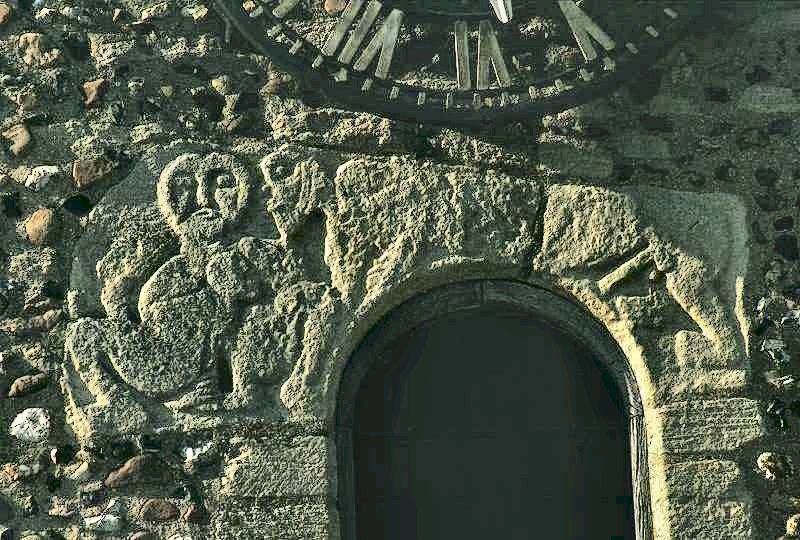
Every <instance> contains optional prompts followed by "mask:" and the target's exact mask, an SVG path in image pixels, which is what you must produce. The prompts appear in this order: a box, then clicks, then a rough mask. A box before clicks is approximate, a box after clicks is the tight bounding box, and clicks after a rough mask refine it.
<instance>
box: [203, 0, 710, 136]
mask: <svg viewBox="0 0 800 540" xmlns="http://www.w3.org/2000/svg"><path fill="white" fill-rule="evenodd" d="M215 1H216V2H217V4H218V7H219V8H220V9H221V10H222V12H223V13H224V14H225V15H226V16H227V17H228V18H230V19H231V20H232V22H233V23H234V25H235V26H236V27H237V28H238V29H239V30H240V31H241V32H242V34H243V35H244V36H245V37H246V38H247V39H248V40H249V41H250V42H251V43H252V44H253V45H254V46H255V47H256V48H257V49H258V50H259V51H260V52H262V53H264V54H266V55H267V56H269V57H270V58H271V59H272V61H273V62H274V63H275V64H276V65H278V66H279V67H281V68H282V69H285V70H287V71H290V72H292V73H293V74H295V75H296V76H298V77H300V78H301V79H304V80H305V81H306V83H307V84H310V85H312V86H313V87H314V88H319V89H320V91H322V92H323V93H324V94H325V95H327V96H328V97H329V98H330V99H331V100H332V101H333V102H334V104H338V105H340V106H344V107H347V108H351V109H357V110H366V111H370V112H374V113H376V114H380V115H383V116H388V117H392V118H398V119H404V120H411V121H418V122H429V123H434V124H445V125H452V126H479V125H486V124H487V123H504V122H512V121H519V120H521V119H524V118H525V117H526V116H537V115H542V114H547V113H552V112H556V111H559V110H563V109H566V108H569V107H572V106H574V105H576V104H578V103H581V102H584V101H587V100H589V99H592V98H594V97H597V96H600V95H603V94H605V93H608V92H609V91H610V90H612V89H613V88H615V87H616V86H618V85H619V84H621V83H624V82H625V80H626V79H629V78H634V77H636V76H637V74H639V73H640V72H641V71H642V70H644V69H646V68H647V67H648V65H649V64H652V63H653V62H655V61H656V60H657V59H658V58H659V57H660V56H661V55H662V54H663V53H664V52H665V51H666V50H667V49H668V47H669V46H670V45H671V44H672V43H673V42H674V41H675V40H676V39H677V38H679V37H680V35H681V33H682V31H683V30H685V29H686V27H687V26H688V24H689V23H690V21H691V20H692V19H693V18H694V17H695V16H696V15H697V13H698V12H699V10H700V9H701V7H702V3H703V2H702V0H689V1H687V0H683V1H661V0H652V1H649V0H582V1H581V0H579V1H575V0H513V2H512V0H426V1H424V2H421V1H418V0H349V1H348V2H347V4H346V5H345V6H344V8H343V9H341V10H338V13H336V14H335V15H330V14H328V13H326V12H325V11H324V9H323V2H322V0H274V1H269V0H264V3H263V4H260V5H257V7H256V8H255V9H253V5H254V3H253V2H254V1H255V0H249V2H245V4H248V3H249V7H250V11H249V13H248V12H246V11H245V9H244V7H243V6H242V5H240V1H241V0H215ZM258 1H261V0H258Z"/></svg>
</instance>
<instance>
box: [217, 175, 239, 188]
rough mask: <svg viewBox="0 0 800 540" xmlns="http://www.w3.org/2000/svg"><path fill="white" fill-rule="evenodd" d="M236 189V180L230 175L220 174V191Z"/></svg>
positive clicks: (218, 179) (218, 185)
mask: <svg viewBox="0 0 800 540" xmlns="http://www.w3.org/2000/svg"><path fill="white" fill-rule="evenodd" d="M235 187H236V179H235V178H234V177H233V176H231V175H230V174H220V175H219V176H217V188H218V189H233V188H235Z"/></svg>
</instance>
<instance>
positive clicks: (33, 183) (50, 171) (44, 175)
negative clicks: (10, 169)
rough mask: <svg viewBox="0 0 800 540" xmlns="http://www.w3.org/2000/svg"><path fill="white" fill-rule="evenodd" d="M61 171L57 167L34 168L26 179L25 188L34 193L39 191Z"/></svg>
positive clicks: (42, 166)
mask: <svg viewBox="0 0 800 540" xmlns="http://www.w3.org/2000/svg"><path fill="white" fill-rule="evenodd" d="M59 171H60V169H59V168H58V167H57V166H55V165H41V166H39V167H34V168H33V169H31V172H29V173H28V176H27V177H26V178H25V187H26V188H28V189H31V190H33V191H39V190H40V189H42V188H43V187H45V186H46V185H47V184H49V183H50V179H51V178H53V176H55V175H56V174H58V173H59Z"/></svg>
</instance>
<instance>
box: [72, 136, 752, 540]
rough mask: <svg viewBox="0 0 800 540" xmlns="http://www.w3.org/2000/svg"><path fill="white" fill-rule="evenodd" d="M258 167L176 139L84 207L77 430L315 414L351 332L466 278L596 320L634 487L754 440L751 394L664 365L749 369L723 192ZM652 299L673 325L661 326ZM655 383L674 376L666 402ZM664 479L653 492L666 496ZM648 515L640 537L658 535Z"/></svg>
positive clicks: (342, 167) (362, 163) (349, 346)
mask: <svg viewBox="0 0 800 540" xmlns="http://www.w3.org/2000/svg"><path fill="white" fill-rule="evenodd" d="M260 169H261V174H262V177H263V178H262V179H260V180H258V181H257V180H256V175H253V174H251V172H250V166H248V164H246V163H244V162H243V161H240V160H239V159H238V158H235V157H233V156H231V155H226V154H220V153H215V152H210V153H209V152H201V151H198V150H191V149H189V150H187V149H182V148H178V147H176V148H174V149H170V150H165V151H163V152H162V153H160V154H158V155H152V156H148V157H147V158H146V159H145V160H144V161H143V162H142V164H140V166H139V167H138V168H137V170H136V171H134V173H133V174H132V175H131V177H130V178H129V179H128V180H126V182H124V183H123V184H121V185H119V186H118V187H117V188H115V190H118V191H119V193H117V194H115V192H114V191H113V190H112V192H111V193H110V194H109V196H108V197H107V199H106V200H105V201H104V203H103V204H102V205H101V206H98V207H97V208H96V209H95V210H94V212H93V214H92V216H91V221H92V224H93V227H92V228H91V231H92V232H90V233H89V234H87V235H86V236H85V240H84V242H85V244H84V246H85V250H80V249H79V250H78V253H79V255H78V259H76V262H75V264H74V269H75V270H74V271H73V276H72V288H73V289H74V291H73V294H74V295H75V298H77V299H79V300H80V302H78V301H76V302H75V306H76V307H75V310H74V311H75V312H74V313H73V319H74V320H73V322H72V323H71V324H70V326H69V330H68V332H67V339H66V354H65V361H64V368H65V369H64V373H65V374H64V377H63V381H62V385H63V387H64V391H65V395H66V396H67V401H68V403H67V409H68V420H69V422H70V425H71V426H72V428H73V429H74V430H75V432H76V433H77V434H78V435H79V437H81V438H82V439H83V440H84V441H91V440H92V439H93V438H94V437H95V436H96V435H97V434H99V433H105V434H109V433H127V434H131V433H136V432H138V431H140V430H143V429H156V430H158V429H163V428H183V429H193V428H196V427H203V426H211V425H218V424H220V423H225V422H230V423H237V422H241V421H243V420H254V419H255V420H261V421H264V420H266V421H283V420H287V419H291V420H316V421H324V422H325V423H326V425H328V426H331V425H333V414H334V411H335V410H336V394H337V388H338V384H339V381H340V376H341V373H342V371H343V369H344V366H345V365H346V364H347V361H348V359H349V358H350V355H351V354H352V352H353V350H355V348H356V346H357V345H358V343H359V342H360V341H361V340H362V338H363V337H364V336H365V335H366V333H367V332H368V331H369V330H370V328H371V327H372V326H374V324H375V323H376V322H377V321H378V320H379V319H380V318H382V317H383V316H384V315H385V314H386V313H388V312H389V311H390V310H391V309H393V308H394V307H396V306H398V305H399V304H401V303H403V302H404V301H405V300H407V299H409V298H411V297H413V296H415V295H417V294H420V293H423V292H425V291H428V290H430V289H432V288H433V287H436V286H437V285H442V284H446V283H452V282H456V281H465V280H468V279H510V280H515V281H522V282H527V283H530V284H537V285H540V286H546V287H549V288H551V289H557V290H560V291H562V294H566V295H568V296H571V297H572V298H573V300H575V301H577V302H578V303H582V304H583V305H584V306H585V307H586V309H588V310H589V311H590V312H591V313H592V314H593V315H594V316H595V317H596V318H597V319H599V320H600V321H601V322H602V323H603V324H604V325H605V326H606V328H608V330H609V332H610V334H611V335H612V336H613V337H614V338H615V340H616V341H617V343H619V345H620V347H621V348H622V350H623V352H624V353H625V355H626V356H627V357H628V359H629V360H630V363H631V367H632V370H633V373H634V375H635V377H636V379H637V382H638V384H639V387H640V389H641V391H642V394H643V395H642V403H643V404H644V407H645V419H646V423H647V426H648V427H647V430H648V433H647V435H648V441H649V442H648V449H649V451H650V454H651V458H650V459H651V467H650V469H651V474H652V479H651V481H652V482H655V483H658V482H660V484H659V485H660V486H667V483H665V482H664V481H663V478H662V477H663V475H664V474H666V473H665V471H666V469H665V466H664V462H663V455H664V454H665V453H669V454H672V455H682V454H687V453H689V454H690V453H691V452H693V451H701V452H702V451H711V452H727V451H731V450H733V449H736V448H739V447H741V446H742V445H745V444H747V443H748V442H749V441H752V440H754V439H756V438H758V437H759V436H761V435H762V434H763V431H764V426H763V420H762V418H761V416H760V412H759V410H758V407H757V406H756V403H755V402H754V401H753V400H750V399H747V398H744V397H733V398H730V399H728V398H725V399H721V398H720V397H719V395H716V396H710V397H704V395H705V394H704V392H706V391H707V390H708V389H709V388H707V387H704V386H703V385H702V384H698V383H696V381H695V379H691V377H689V376H688V375H686V374H687V373H688V374H691V376H692V377H694V376H695V375H696V374H697V373H703V374H705V375H704V376H705V377H706V379H709V378H710V379H713V380H714V381H716V382H717V384H718V385H719V381H728V382H732V383H731V386H732V388H734V390H733V393H734V394H735V393H736V392H739V391H741V389H742V388H743V384H744V381H745V380H746V376H747V373H748V370H749V362H748V360H747V356H748V343H747V338H746V336H747V320H746V317H745V316H744V313H743V310H742V287H743V281H744V278H745V276H746V271H747V258H748V251H747V233H746V226H745V216H744V209H743V207H742V205H741V203H740V202H739V201H738V199H737V198H736V197H734V196H730V195H725V194H713V193H712V194H693V193H684V192H678V191H670V190H664V189H656V188H647V187H637V188H629V189H627V188H626V189H615V190H612V189H604V188H594V187H582V186H573V185H555V186H550V187H545V186H543V185H542V184H540V183H538V182H537V181H535V180H533V179H528V178H519V177H512V176H509V175H506V174H503V173H500V172H497V171H493V170H489V171H478V170H475V169H472V168H468V167H445V166H442V165H436V164H432V163H420V162H418V161H414V160H411V159H409V158H401V157H392V158H389V159H371V158H364V157H360V158H357V159H351V160H346V161H342V159H341V158H340V157H339V155H337V154H335V153H332V152H327V151H324V150H313V149H308V148H299V147H293V146H290V145H285V146H283V147H281V148H279V149H278V150H276V151H275V152H273V153H271V154H269V155H267V156H265V157H264V158H263V159H262V160H261V163H260ZM131 192H136V193H139V195H137V197H138V198H132V197H131V196H130V193H131ZM145 192H147V193H149V195H147V196H145V195H143V193H145ZM132 200H133V201H134V202H133V203H131V202H130V201H132ZM132 223H138V225H133V224H132ZM312 240H313V242H314V243H312V245H309V244H310V243H311V242H312ZM642 284H643V285H642ZM465 301H467V300H465ZM670 310H673V311H675V312H677V311H680V312H682V313H683V314H684V316H685V321H686V324H685V325H682V324H681V325H675V324H665V323H664V322H663V321H665V320H672V319H673V318H674V317H672V314H673V312H672V311H670ZM669 374H672V375H675V374H680V377H683V379H680V381H683V382H681V384H683V386H682V387H681V391H680V392H677V391H676V390H675V388H676V387H677V386H680V385H676V384H673V383H674V382H675V379H670V378H669V377H668V376H667V375H669ZM680 377H679V378H680ZM687 377H688V379H687ZM726 377H727V378H726ZM689 379H691V381H689V382H686V381H687V380H689ZM704 380H705V379H704ZM692 381H695V382H692ZM684 383H685V384H684ZM711 386H713V384H712V385H711ZM665 388H666V390H665ZM712 389H715V388H712ZM716 389H718V386H717V387H716ZM689 397H691V398H692V399H693V400H694V401H691V400H690V401H685V400H686V399H688V398H689ZM711 397H714V399H711ZM731 411H736V413H735V414H730V412H731ZM687 426H688V427H687ZM329 450H330V449H328V450H326V452H328V451H329ZM242 471H246V468H245V469H242ZM237 474H239V473H237ZM241 474H245V473H244V472H241ZM242 478H243V479H242V481H243V482H248V481H249V480H247V477H246V475H245V476H243V477H242ZM659 478H662V480H659ZM665 489H666V490H667V492H665V491H664V490H665ZM668 489H669V488H668V487H666V488H658V486H655V484H654V489H653V492H654V494H655V495H657V496H658V497H659V499H658V500H668V501H671V500H672V499H670V497H671V496H670V494H669V492H668ZM726 500H727V499H726ZM737 500H738V499H737ZM742 500H744V499H742ZM670 504H671V503H670ZM715 504H716V503H715ZM720 504H722V503H720ZM726 504H727V503H726ZM737 504H738V503H737ZM742 504H745V503H742ZM748 505H749V503H746V504H745V507H744V508H745V510H743V511H747V512H749V506H748ZM654 511H655V512H656V514H658V510H657V509H656V510H654ZM664 512H666V511H664ZM664 512H662V513H661V514H658V515H656V516H655V518H656V519H657V520H658V519H661V520H662V521H663V523H661V524H660V525H658V526H657V527H656V529H657V531H658V530H660V531H662V533H663V534H667V533H665V532H664V531H668V530H669V528H670V525H669V523H670V519H672V518H670V517H669V516H668V514H667V513H664ZM659 515H660V516H661V517H659ZM670 515H671V514H670ZM664 516H667V517H664ZM331 519H334V518H331ZM737 523H740V524H741V523H750V521H749V520H745V521H741V520H739V522H737ZM717 525H719V524H717ZM717 525H714V526H712V527H711V529H709V530H712V529H714V527H716V526H717ZM659 527H660V528H659ZM719 527H722V529H724V527H725V526H724V524H723V525H719ZM722 529H720V530H722ZM663 537H664V538H666V537H667V536H663Z"/></svg>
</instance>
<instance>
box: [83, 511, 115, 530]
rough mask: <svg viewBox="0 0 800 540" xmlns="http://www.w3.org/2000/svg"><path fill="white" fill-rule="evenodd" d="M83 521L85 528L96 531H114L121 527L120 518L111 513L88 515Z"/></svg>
mask: <svg viewBox="0 0 800 540" xmlns="http://www.w3.org/2000/svg"><path fill="white" fill-rule="evenodd" d="M83 523H84V525H85V526H86V528H87V529H89V530H92V531H98V532H116V531H119V530H120V529H122V518H119V517H117V516H114V515H112V514H102V515H99V516H96V517H88V518H86V519H85V520H84V522H83Z"/></svg>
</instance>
